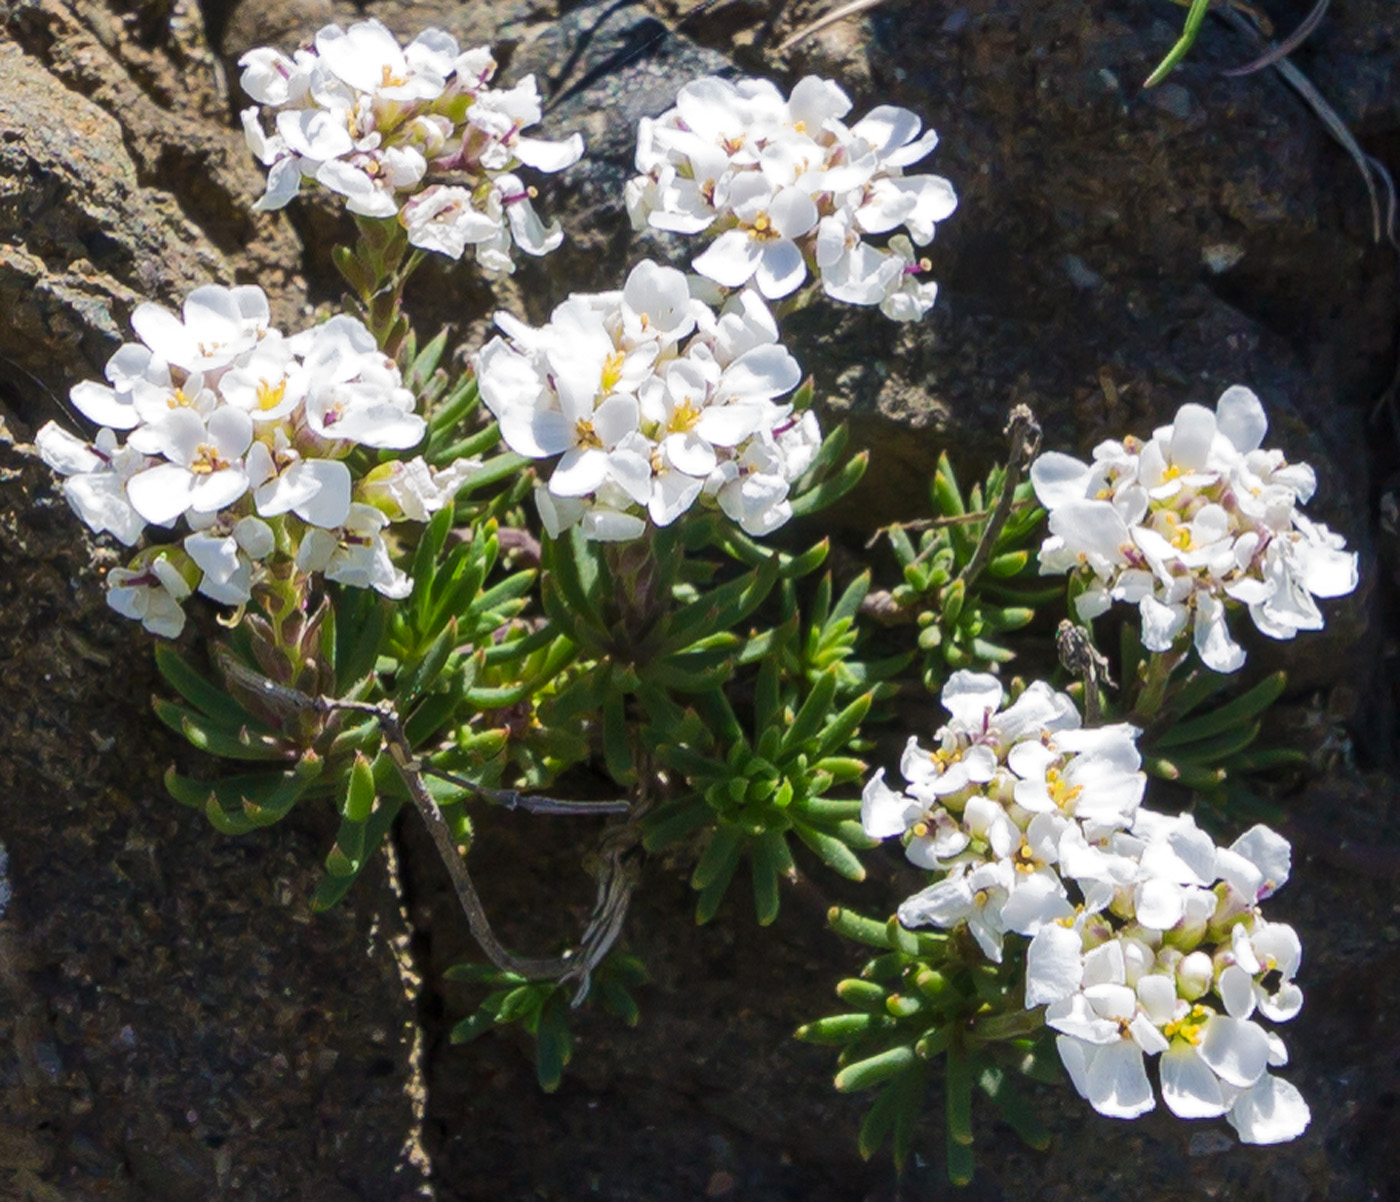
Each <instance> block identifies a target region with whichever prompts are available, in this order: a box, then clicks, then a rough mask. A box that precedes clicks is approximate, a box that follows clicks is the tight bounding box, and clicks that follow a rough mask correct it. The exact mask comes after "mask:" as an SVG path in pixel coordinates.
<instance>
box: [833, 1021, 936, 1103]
mask: <svg viewBox="0 0 1400 1202" xmlns="http://www.w3.org/2000/svg"><path fill="white" fill-rule="evenodd" d="M851 1017H853V1018H867V1019H868V1018H872V1017H873V1016H872V1015H868V1014H862V1015H852V1016H851ZM918 1064H919V1058H918V1057H917V1056H915V1055H914V1049H913V1048H912V1047H908V1046H901V1047H895V1048H890V1049H889V1050H888V1051H884V1052H880V1053H879V1054H878V1055H875V1056H870V1057H868V1058H867V1059H865V1060H860V1061H857V1062H856V1063H855V1064H851V1065H847V1066H846V1067H845V1068H843V1069H842V1070H841V1071H840V1072H839V1073H837V1074H836V1088H837V1089H838V1090H840V1091H841V1092H842V1093H858V1092H860V1091H861V1090H863V1089H873V1088H874V1087H875V1086H877V1085H881V1084H883V1083H884V1082H886V1081H889V1080H892V1079H893V1078H895V1077H897V1076H899V1075H900V1074H901V1073H904V1072H907V1071H909V1070H910V1069H913V1068H917V1067H918Z"/></svg>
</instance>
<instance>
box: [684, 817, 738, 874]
mask: <svg viewBox="0 0 1400 1202" xmlns="http://www.w3.org/2000/svg"><path fill="white" fill-rule="evenodd" d="M743 843H744V832H743V830H742V829H741V828H740V827H737V826H735V825H734V824H733V823H729V822H722V823H720V824H719V825H718V826H717V827H716V828H715V832H714V834H713V835H711V836H710V841H709V842H708V843H707V844H706V845H705V850H704V852H703V853H702V854H701V856H700V861H699V863H697V864H696V865H695V871H694V872H692V873H691V876H690V887H691V888H692V889H704V888H705V887H706V886H707V885H710V884H713V883H714V882H715V881H716V880H718V879H720V878H721V877H723V878H725V880H726V881H727V880H728V878H729V877H731V876H733V875H734V869H735V866H736V865H737V864H738V863H739V852H740V850H741V849H742V847H743Z"/></svg>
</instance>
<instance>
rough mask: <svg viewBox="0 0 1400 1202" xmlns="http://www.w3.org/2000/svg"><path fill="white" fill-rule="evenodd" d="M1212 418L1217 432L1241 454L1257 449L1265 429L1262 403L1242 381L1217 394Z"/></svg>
mask: <svg viewBox="0 0 1400 1202" xmlns="http://www.w3.org/2000/svg"><path fill="white" fill-rule="evenodd" d="M1215 420H1216V424H1217V425H1218V426H1219V428H1220V432H1221V433H1222V434H1223V435H1225V437H1226V438H1228V439H1229V440H1230V442H1231V443H1232V444H1233V445H1234V448H1235V450H1237V451H1239V452H1241V453H1242V454H1243V453H1247V452H1249V451H1254V450H1258V448H1259V447H1260V446H1261V445H1262V444H1263V442H1264V435H1265V434H1266V433H1268V429H1269V419H1268V417H1267V416H1265V414H1264V406H1263V405H1262V404H1261V403H1260V401H1259V398H1258V397H1257V396H1255V395H1254V393H1253V392H1252V391H1251V390H1250V389H1248V388H1246V387H1245V386H1244V385H1243V384H1236V385H1235V386H1234V387H1232V388H1227V389H1226V390H1225V391H1224V392H1223V393H1221V394H1220V399H1219V400H1218V401H1216V403H1215Z"/></svg>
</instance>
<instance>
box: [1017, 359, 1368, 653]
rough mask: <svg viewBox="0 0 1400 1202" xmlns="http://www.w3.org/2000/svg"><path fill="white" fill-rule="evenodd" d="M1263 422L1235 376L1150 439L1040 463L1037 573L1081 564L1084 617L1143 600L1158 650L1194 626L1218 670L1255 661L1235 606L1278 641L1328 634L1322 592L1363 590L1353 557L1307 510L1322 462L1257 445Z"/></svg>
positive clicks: (1145, 625)
mask: <svg viewBox="0 0 1400 1202" xmlns="http://www.w3.org/2000/svg"><path fill="white" fill-rule="evenodd" d="M1267 430H1268V418H1267V417H1266V416H1265V414H1264V407H1263V405H1262V404H1260V402H1259V398H1258V397H1257V396H1255V395H1254V393H1253V392H1251V391H1250V390H1249V389H1248V388H1244V387H1242V386H1240V385H1236V386H1235V387H1233V388H1229V389H1227V390H1226V391H1225V393H1224V394H1223V395H1222V396H1221V397H1220V400H1219V401H1218V402H1217V404H1216V408H1215V412H1213V413H1212V412H1211V411H1210V410H1209V409H1206V408H1204V407H1203V406H1201V405H1183V406H1182V407H1181V408H1180V409H1179V410H1178V411H1177V414H1176V419H1175V420H1174V421H1173V422H1172V424H1171V425H1169V426H1163V427H1162V428H1161V429H1159V430H1157V431H1155V432H1154V433H1153V435H1152V437H1151V439H1149V440H1148V441H1147V442H1142V441H1141V440H1139V439H1136V438H1126V439H1124V440H1123V441H1122V442H1118V441H1109V442H1104V443H1101V444H1099V446H1097V447H1095V448H1094V459H1093V462H1092V463H1087V464H1086V463H1084V462H1082V461H1081V460H1078V459H1075V458H1073V457H1072V456H1069V455H1064V454H1061V453H1060V452H1058V451H1048V452H1046V453H1045V454H1044V455H1042V456H1040V458H1039V459H1037V460H1036V462H1035V463H1034V464H1033V465H1032V466H1031V482H1032V483H1033V484H1034V485H1035V491H1036V496H1037V497H1039V499H1040V502H1041V504H1042V505H1044V506H1045V507H1046V509H1048V510H1049V511H1050V534H1051V537H1050V538H1048V539H1046V541H1045V543H1044V545H1043V546H1042V547H1041V549H1040V570H1041V573H1042V574H1051V573H1059V572H1074V573H1078V575H1079V577H1080V579H1081V580H1082V582H1083V583H1084V584H1085V586H1086V587H1085V589H1084V591H1083V592H1082V593H1081V594H1080V595H1079V597H1078V600H1077V602H1076V605H1077V608H1078V611H1079V616H1080V617H1081V618H1084V619H1086V620H1087V619H1092V618H1094V617H1096V616H1097V615H1099V614H1101V613H1103V612H1104V611H1105V610H1106V609H1108V607H1109V606H1110V604H1111V603H1112V602H1114V601H1128V602H1131V603H1134V604H1136V605H1137V606H1138V607H1139V610H1140V611H1141V614H1142V642H1143V645H1144V646H1145V647H1146V648H1147V649H1148V650H1149V651H1166V650H1169V649H1170V648H1171V646H1172V644H1173V642H1174V641H1175V640H1176V639H1177V637H1178V636H1179V635H1181V634H1183V633H1184V632H1186V631H1187V630H1188V629H1189V630H1191V631H1192V633H1193V635H1194V638H1195V645H1196V650H1197V651H1198V652H1199V653H1200V656H1201V659H1202V661H1203V662H1204V663H1205V664H1206V666H1207V667H1209V668H1211V669H1213V670H1214V671H1216V672H1234V671H1236V670H1237V669H1238V668H1239V667H1240V666H1241V665H1242V664H1243V663H1244V660H1245V655H1244V651H1243V650H1242V649H1241V648H1240V646H1239V645H1238V644H1237V643H1236V642H1235V641H1234V639H1233V638H1232V637H1231V634H1230V630H1229V626H1228V625H1227V622H1226V611H1227V608H1228V607H1229V603H1231V602H1238V603H1240V604H1242V605H1246V606H1248V608H1249V614H1250V617H1251V618H1253V620H1254V625H1255V626H1256V627H1257V628H1258V629H1259V630H1260V632H1261V633H1263V634H1266V635H1268V636H1269V637H1270V638H1275V639H1291V638H1293V636H1294V635H1295V634H1297V632H1298V631H1300V630H1320V629H1321V628H1322V625H1323V618H1322V613H1321V611H1320V610H1319V609H1318V607H1317V603H1316V602H1315V601H1314V600H1313V598H1314V597H1340V596H1343V595H1345V594H1347V593H1350V592H1351V591H1352V590H1353V589H1355V588H1356V583H1357V557H1356V555H1355V554H1354V553H1348V552H1347V551H1345V550H1344V549H1343V548H1344V547H1345V545H1346V544H1345V540H1344V539H1343V538H1342V537H1341V535H1339V534H1334V533H1333V532H1332V531H1331V530H1329V529H1328V528H1327V527H1326V526H1323V525H1321V524H1319V523H1316V522H1312V521H1309V520H1308V519H1307V518H1306V517H1304V516H1303V515H1302V514H1301V513H1299V512H1298V506H1299V505H1300V504H1303V503H1305V502H1306V501H1307V500H1308V499H1309V498H1310V497H1311V496H1312V495H1313V491H1314V490H1315V488H1316V479H1315V477H1314V475H1313V471H1312V469H1311V468H1310V467H1308V466H1307V465H1306V464H1289V463H1287V462H1285V460H1284V457H1283V453H1282V452H1281V451H1266V450H1263V449H1261V447H1262V444H1263V441H1264V435H1265V433H1266V432H1267Z"/></svg>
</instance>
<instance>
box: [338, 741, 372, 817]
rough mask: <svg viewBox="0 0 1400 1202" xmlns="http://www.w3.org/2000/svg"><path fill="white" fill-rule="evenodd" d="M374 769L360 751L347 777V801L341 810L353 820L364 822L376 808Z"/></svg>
mask: <svg viewBox="0 0 1400 1202" xmlns="http://www.w3.org/2000/svg"><path fill="white" fill-rule="evenodd" d="M374 794H375V787H374V770H373V769H372V768H371V767H370V763H369V760H367V759H366V758H365V757H364V756H363V755H361V754H360V753H359V752H358V751H357V752H355V760H354V763H352V764H351V765H350V772H349V774H348V775H347V776H346V778H345V802H344V804H343V805H342V806H341V808H340V812H341V813H342V814H344V815H345V817H346V818H348V819H349V820H350V821H351V822H364V821H365V820H366V819H368V818H369V815H370V811H371V810H372V809H374Z"/></svg>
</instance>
